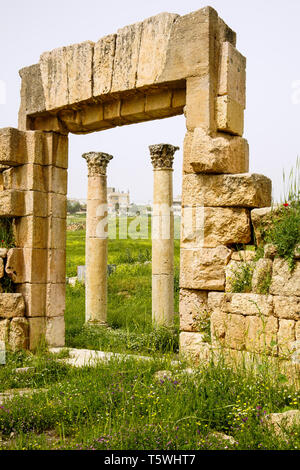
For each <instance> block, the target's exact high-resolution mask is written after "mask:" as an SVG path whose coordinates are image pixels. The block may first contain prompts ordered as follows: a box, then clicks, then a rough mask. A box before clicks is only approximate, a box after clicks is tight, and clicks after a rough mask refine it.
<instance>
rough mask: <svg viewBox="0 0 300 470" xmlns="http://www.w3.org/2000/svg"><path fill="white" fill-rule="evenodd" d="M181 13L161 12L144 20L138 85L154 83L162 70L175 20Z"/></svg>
mask: <svg viewBox="0 0 300 470" xmlns="http://www.w3.org/2000/svg"><path fill="white" fill-rule="evenodd" d="M177 18H179V15H176V14H170V13H160V14H159V15H156V16H152V17H151V18H148V19H146V20H145V21H143V26H142V34H141V43H140V50H139V61H138V67H137V82H136V86H137V87H142V86H145V85H152V84H153V83H155V82H156V80H157V78H158V77H159V75H160V74H161V72H162V69H163V67H164V65H165V62H166V56H167V52H168V48H169V39H170V35H171V31H172V27H173V24H174V22H175V20H176V19H177Z"/></svg>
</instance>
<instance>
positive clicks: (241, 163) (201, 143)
mask: <svg viewBox="0 0 300 470" xmlns="http://www.w3.org/2000/svg"><path fill="white" fill-rule="evenodd" d="M183 169H184V172H185V173H215V174H216V173H247V172H248V171H249V145H248V142H247V140H245V139H243V138H242V137H238V136H231V135H229V134H226V133H217V134H216V135H215V136H214V137H212V136H210V135H208V134H207V133H206V132H205V131H204V130H203V129H201V128H198V127H197V128H195V129H194V131H193V132H187V134H186V136H185V141H184V162H183Z"/></svg>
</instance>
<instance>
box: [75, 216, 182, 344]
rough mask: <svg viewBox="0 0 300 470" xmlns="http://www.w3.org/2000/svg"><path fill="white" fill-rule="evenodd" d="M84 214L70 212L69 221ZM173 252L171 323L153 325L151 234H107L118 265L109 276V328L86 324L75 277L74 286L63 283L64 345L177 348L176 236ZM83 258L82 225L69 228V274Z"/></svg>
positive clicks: (82, 297)
mask: <svg viewBox="0 0 300 470" xmlns="http://www.w3.org/2000/svg"><path fill="white" fill-rule="evenodd" d="M82 220H84V219H82V217H79V218H76V217H72V218H71V220H70V223H80V222H82ZM128 222H129V223H130V222H131V219H129V221H128ZM110 233H111V226H110ZM174 252H175V256H174V264H175V279H174V288H175V289H174V309H175V313H176V315H175V327H174V329H172V330H169V329H164V328H159V329H153V327H152V320H151V239H149V238H148V239H139V240H131V239H126V240H118V239H111V238H110V239H109V246H108V253H109V254H108V263H109V264H115V265H116V270H115V272H113V273H112V274H111V275H110V276H109V278H108V325H109V328H108V329H107V328H103V327H95V326H93V327H89V326H86V325H85V324H84V315H85V313H84V312H85V306H84V304H85V291H84V286H83V285H82V284H79V283H78V284H77V285H76V286H75V287H70V286H67V301H66V344H67V346H71V347H78V348H79V347H80V348H89V349H101V350H110V351H118V352H126V351H130V352H137V353H145V352H147V353H148V352H151V353H155V352H157V353H162V352H167V351H168V352H170V351H172V352H173V353H176V352H177V350H178V326H179V315H178V300H179V240H175V241H174ZM84 264H85V231H84V230H78V231H74V232H71V231H68V234H67V276H69V277H72V276H76V274H77V266H79V265H84Z"/></svg>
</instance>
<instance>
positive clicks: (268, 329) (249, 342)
mask: <svg viewBox="0 0 300 470" xmlns="http://www.w3.org/2000/svg"><path fill="white" fill-rule="evenodd" d="M277 332H278V320H277V318H275V317H258V316H248V317H246V350H247V351H250V352H254V353H264V354H274V355H276V354H277Z"/></svg>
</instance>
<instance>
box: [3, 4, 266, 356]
mask: <svg viewBox="0 0 300 470" xmlns="http://www.w3.org/2000/svg"><path fill="white" fill-rule="evenodd" d="M235 42H236V35H235V33H234V32H233V31H232V30H231V29H230V28H229V27H228V26H227V25H226V24H225V23H224V22H223V20H222V19H221V18H219V17H218V14H217V12H216V11H215V10H214V9H212V8H211V7H206V8H203V9H201V10H199V11H196V12H193V13H190V14H188V15H185V16H182V17H180V16H179V15H174V14H168V13H162V14H160V15H157V16H154V17H152V18H149V19H146V20H145V21H143V22H141V23H136V24H134V25H130V26H126V27H125V28H122V29H120V30H118V32H117V34H113V35H110V36H107V37H105V38H102V39H100V40H99V41H98V42H97V43H93V42H90V41H87V42H84V43H81V44H75V45H72V46H67V47H62V48H59V49H55V50H53V51H51V52H46V53H44V54H42V55H41V58H40V61H39V63H38V64H35V65H32V66H30V67H27V68H25V69H22V70H21V71H20V75H21V78H22V88H21V107H20V112H19V130H12V129H10V130H4V131H2V132H1V133H0V148H1V161H0V163H1V164H3V165H8V166H9V167H10V168H9V169H8V170H6V171H5V172H4V173H5V178H4V185H3V189H4V192H3V193H2V195H1V197H2V201H3V199H4V198H8V199H7V207H8V208H7V210H6V211H5V212H6V214H8V215H10V216H16V217H19V221H20V223H19V227H20V231H19V232H18V233H19V234H20V237H19V238H18V237H17V245H16V248H15V249H14V250H13V251H12V253H11V255H10V259H9V267H10V269H11V271H12V272H16V273H17V275H16V276H15V282H17V285H18V292H21V293H22V294H23V296H24V298H25V303H26V317H27V318H28V322H29V338H30V344H29V347H30V348H31V349H32V348H34V347H35V345H36V344H37V342H38V340H39V338H40V337H41V336H42V335H43V334H46V339H47V341H48V343H49V344H50V345H51V346H62V345H63V344H64V305H65V297H64V296H65V287H64V286H65V218H66V193H67V160H68V150H67V147H68V137H67V136H68V133H69V132H72V133H78V134H84V133H89V132H95V131H101V130H104V129H108V128H112V127H114V126H123V125H127V124H132V123H137V122H142V121H147V120H152V119H162V118H166V117H171V116H175V115H178V114H182V113H184V114H185V117H186V126H187V134H186V138H185V142H184V163H183V189H182V198H183V206H184V212H183V231H182V234H183V235H182V239H181V281H180V284H181V297H180V314H181V330H182V331H185V332H192V331H193V326H192V321H191V319H192V316H193V307H192V305H194V304H196V305H197V308H198V307H199V308H202V307H203V306H204V305H205V304H206V302H207V296H208V292H209V291H210V290H217V291H223V290H224V286H225V266H226V264H227V263H228V261H229V259H230V254H231V251H230V245H232V244H233V243H248V242H249V241H250V238H251V230H250V220H249V208H250V207H264V206H268V205H269V204H270V196H271V192H270V191H271V186H270V181H269V180H268V179H267V178H264V177H262V176H258V175H256V176H255V177H254V175H249V174H248V175H243V173H247V172H248V170H249V157H248V144H247V142H246V141H245V140H244V139H243V138H242V134H243V114H244V108H245V68H246V60H245V58H244V57H243V56H242V55H241V54H240V53H239V52H238V51H237V49H236V48H235ZM241 186H243V188H246V191H244V192H240V193H238V196H236V197H235V195H234V194H233V192H232V187H234V188H238V187H241ZM247 189H248V190H247ZM237 191H238V189H237ZM4 193H5V195H4ZM16 197H20V198H23V199H24V201H25V202H24V204H23V206H22V207H24V208H23V209H22V210H21V209H20V207H21V205H20V204H21V203H18V204H17V205H16V204H15V202H14V201H15V198H16ZM23 199H22V201H23ZM199 208H200V211H199V210H198V209H199ZM196 209H197V210H196ZM6 214H5V215H6ZM228 227H230V229H228ZM191 233H192V234H193V235H192V236H191ZM17 276H19V277H17ZM189 338H192V336H189ZM188 341H189V340H187V339H185V343H186V342H188Z"/></svg>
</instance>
